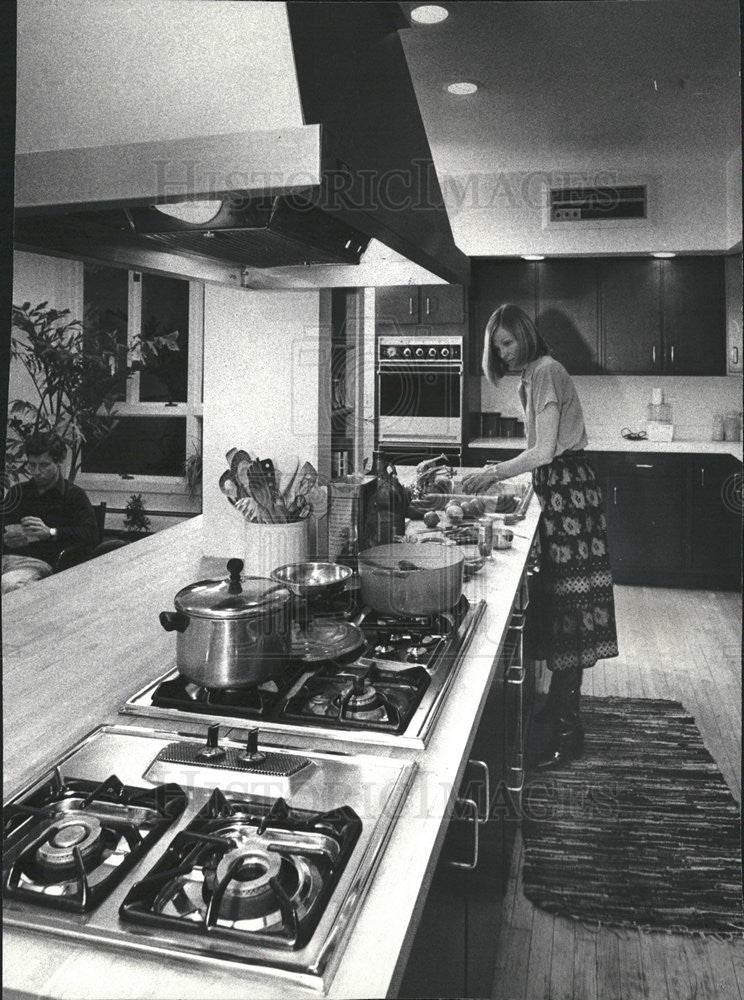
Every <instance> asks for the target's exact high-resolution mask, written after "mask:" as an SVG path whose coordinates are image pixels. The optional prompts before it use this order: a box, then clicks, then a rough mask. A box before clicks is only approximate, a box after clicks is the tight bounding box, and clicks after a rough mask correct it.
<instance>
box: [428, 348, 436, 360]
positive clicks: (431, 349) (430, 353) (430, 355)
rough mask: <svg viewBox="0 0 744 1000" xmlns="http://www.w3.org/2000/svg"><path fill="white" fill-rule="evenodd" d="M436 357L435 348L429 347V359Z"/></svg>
mask: <svg viewBox="0 0 744 1000" xmlns="http://www.w3.org/2000/svg"><path fill="white" fill-rule="evenodd" d="M436 356H437V349H436V347H430V348H429V357H430V358H435V357H436Z"/></svg>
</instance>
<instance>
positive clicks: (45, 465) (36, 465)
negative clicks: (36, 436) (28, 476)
mask: <svg viewBox="0 0 744 1000" xmlns="http://www.w3.org/2000/svg"><path fill="white" fill-rule="evenodd" d="M55 464H56V463H54V462H26V468H27V469H28V471H29V472H47V471H48V470H49V469H53V468H54V466H55Z"/></svg>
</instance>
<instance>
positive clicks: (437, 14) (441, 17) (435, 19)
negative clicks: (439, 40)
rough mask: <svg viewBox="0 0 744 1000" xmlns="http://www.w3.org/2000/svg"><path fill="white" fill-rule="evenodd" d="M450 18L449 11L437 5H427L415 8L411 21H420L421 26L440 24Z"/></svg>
mask: <svg viewBox="0 0 744 1000" xmlns="http://www.w3.org/2000/svg"><path fill="white" fill-rule="evenodd" d="M448 17H449V11H448V10H447V9H446V8H445V7H440V6H439V4H437V3H425V4H423V5H422V6H421V7H414V9H413V10H412V11H411V20H412V21H418V23H419V24H439V22H440V21H446V20H447V18H448Z"/></svg>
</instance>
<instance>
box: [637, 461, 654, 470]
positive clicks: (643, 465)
mask: <svg viewBox="0 0 744 1000" xmlns="http://www.w3.org/2000/svg"><path fill="white" fill-rule="evenodd" d="M635 467H636V469H653V464H651V463H649V462H636V463H635Z"/></svg>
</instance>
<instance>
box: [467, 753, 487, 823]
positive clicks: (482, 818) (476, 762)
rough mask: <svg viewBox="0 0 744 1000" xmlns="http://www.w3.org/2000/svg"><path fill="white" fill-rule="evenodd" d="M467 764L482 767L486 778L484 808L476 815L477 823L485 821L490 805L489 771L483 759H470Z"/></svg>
mask: <svg viewBox="0 0 744 1000" xmlns="http://www.w3.org/2000/svg"><path fill="white" fill-rule="evenodd" d="M468 764H471V765H472V766H473V767H480V768H482V769H483V775H484V777H485V779H486V808H485V809H484V810H483V815H482V816H478V817H477V820H478V822H479V823H485V822H486V821H487V820H488V810H489V809H490V807H491V772H490V771H489V770H488V764H486V762H485V761H484V760H473V759H470V760H469V761H468Z"/></svg>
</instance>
